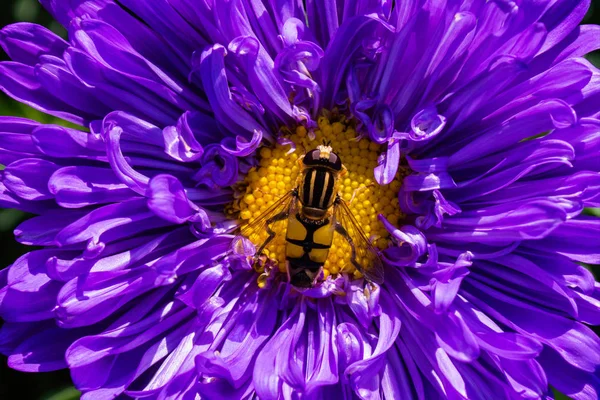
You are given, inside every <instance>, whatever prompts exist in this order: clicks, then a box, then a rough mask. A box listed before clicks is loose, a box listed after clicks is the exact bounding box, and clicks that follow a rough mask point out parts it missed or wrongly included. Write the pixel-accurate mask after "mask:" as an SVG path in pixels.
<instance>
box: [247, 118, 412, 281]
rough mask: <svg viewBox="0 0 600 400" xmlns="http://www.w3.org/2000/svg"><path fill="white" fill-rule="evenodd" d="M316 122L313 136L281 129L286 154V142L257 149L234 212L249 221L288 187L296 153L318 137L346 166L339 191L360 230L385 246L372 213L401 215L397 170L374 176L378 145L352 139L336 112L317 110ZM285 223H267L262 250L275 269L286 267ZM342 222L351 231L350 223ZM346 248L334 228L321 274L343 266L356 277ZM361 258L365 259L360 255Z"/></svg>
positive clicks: (394, 218) (259, 237)
mask: <svg viewBox="0 0 600 400" xmlns="http://www.w3.org/2000/svg"><path fill="white" fill-rule="evenodd" d="M332 119H335V118H332ZM317 122H318V127H319V128H318V129H317V130H316V131H315V132H314V136H313V137H314V140H311V139H310V137H311V135H309V134H308V131H307V129H306V128H305V127H304V126H302V125H300V126H297V127H296V128H295V129H291V131H289V130H286V131H288V132H291V134H290V135H288V138H289V139H290V140H292V141H294V143H295V144H296V151H295V152H293V153H291V154H288V150H289V146H287V145H286V146H281V145H275V147H272V148H270V147H263V148H261V149H260V152H259V155H260V157H259V166H258V168H257V169H253V170H251V172H249V173H248V175H247V176H246V178H245V180H244V183H245V185H246V187H247V189H246V192H245V194H244V195H243V196H242V199H241V201H240V202H239V209H240V214H239V216H240V218H241V219H243V220H246V221H247V223H251V222H253V221H254V220H256V219H257V218H260V217H261V216H262V215H263V213H264V212H265V211H266V210H267V209H268V208H269V207H271V206H272V205H273V204H275V202H277V201H278V200H279V199H280V198H281V197H283V196H284V195H286V194H287V193H289V192H290V191H291V190H292V189H294V187H295V186H296V185H297V178H298V174H299V172H300V169H299V167H298V163H297V160H298V158H299V157H301V156H302V155H303V154H304V153H305V152H307V151H309V150H312V149H314V148H316V147H317V146H318V145H320V144H322V143H323V141H327V142H331V146H332V147H333V151H334V152H336V153H337V154H338V155H339V156H340V158H341V160H342V163H343V164H344V166H345V167H346V168H347V170H348V173H347V174H346V175H345V176H344V177H342V178H340V181H339V193H340V196H341V197H342V198H343V199H344V200H345V201H346V202H347V203H348V204H349V207H350V210H351V211H352V213H353V215H354V216H355V218H356V220H357V221H358V223H359V224H360V227H361V229H362V230H363V232H364V233H365V235H366V236H367V237H369V236H372V238H373V239H372V243H373V245H374V246H375V247H377V248H379V249H382V250H383V249H385V248H386V247H387V246H388V245H389V242H390V240H389V233H388V232H387V230H386V229H385V228H384V226H383V224H382V223H381V222H380V221H379V219H378V218H377V215H378V214H380V213H381V214H383V215H384V216H386V217H388V218H389V219H390V222H392V223H394V224H395V223H397V222H398V221H401V220H402V219H403V217H404V216H403V215H402V213H401V212H400V209H399V206H398V199H397V195H398V190H399V189H400V186H401V173H399V174H398V175H397V176H396V178H395V179H394V180H393V181H392V182H391V183H390V184H389V185H385V186H380V185H379V184H377V182H376V181H375V178H374V174H373V169H374V168H375V167H376V166H377V159H378V157H379V154H380V153H381V151H383V150H384V148H382V146H381V145H379V144H377V143H374V142H371V141H369V140H368V139H364V138H363V139H361V140H360V141H358V142H357V141H356V140H352V139H354V138H355V137H356V136H357V135H356V131H355V130H354V126H353V124H352V123H351V122H349V121H345V120H343V119H342V118H340V119H339V120H335V121H333V122H332V121H331V120H330V119H328V118H326V117H324V116H323V117H320V118H319V119H318V121H317ZM351 200H352V202H350V201H351ZM286 226H287V221H280V222H276V223H274V224H272V226H271V229H272V230H273V231H274V232H276V233H277V236H276V237H275V239H274V240H273V241H272V242H271V243H269V245H268V246H267V247H266V249H265V252H264V254H265V255H267V257H269V258H270V259H271V260H272V261H274V262H275V263H276V264H277V268H278V269H279V271H280V272H281V273H285V272H286V268H285V248H286V241H285V232H286ZM346 228H347V229H348V230H349V231H353V229H352V228H351V227H346ZM266 237H267V232H257V233H256V234H255V235H252V237H250V240H252V241H253V242H254V243H255V245H257V246H260V245H262V243H263V242H264V241H265V239H266ZM350 254H351V249H350V246H349V245H348V243H347V242H346V240H345V239H344V238H343V237H341V236H340V235H338V234H336V235H335V236H334V241H333V244H332V247H331V250H330V251H329V256H328V259H327V262H326V263H325V265H324V277H325V278H327V277H329V276H333V277H335V276H336V275H337V274H339V273H342V272H343V273H347V274H348V275H349V276H350V277H352V278H354V279H359V278H361V277H362V274H361V273H360V272H359V271H357V270H356V269H355V268H354V266H353V265H352V263H351V262H350ZM362 262H363V263H364V262H368V261H367V260H362ZM262 276H263V278H261V279H260V282H259V283H260V284H261V285H264V284H265V282H266V280H265V278H264V275H262Z"/></svg>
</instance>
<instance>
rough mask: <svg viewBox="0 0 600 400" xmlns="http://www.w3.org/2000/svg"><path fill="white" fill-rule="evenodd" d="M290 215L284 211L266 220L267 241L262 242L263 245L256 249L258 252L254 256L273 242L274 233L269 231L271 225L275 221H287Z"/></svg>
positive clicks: (258, 254)
mask: <svg viewBox="0 0 600 400" xmlns="http://www.w3.org/2000/svg"><path fill="white" fill-rule="evenodd" d="M289 215H290V212H289V211H288V210H286V211H282V212H280V213H279V214H277V215H274V216H272V217H271V218H269V219H268V220H267V224H266V225H267V233H268V234H269V237H267V240H265V241H264V243H263V244H262V246H260V248H259V249H258V251H257V252H256V254H257V255H256V256H255V257H258V256H260V255H261V254H262V252H263V250H264V249H265V247H267V245H268V244H269V243H270V242H271V240H273V238H274V237H275V235H276V233H275V232H274V231H273V230H272V229H271V224H272V223H274V222H277V221H283V220H284V219H287V217H288V216H289Z"/></svg>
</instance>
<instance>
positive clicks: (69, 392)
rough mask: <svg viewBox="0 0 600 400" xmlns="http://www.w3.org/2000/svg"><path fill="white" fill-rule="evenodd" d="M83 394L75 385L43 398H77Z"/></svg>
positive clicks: (72, 399)
mask: <svg viewBox="0 0 600 400" xmlns="http://www.w3.org/2000/svg"><path fill="white" fill-rule="evenodd" d="M80 396H81V393H80V392H79V390H77V389H75V388H74V387H72V386H71V387H68V388H64V389H63V390H61V391H60V392H58V393H55V394H53V395H51V396H47V395H46V396H43V397H42V400H77V399H79V397H80Z"/></svg>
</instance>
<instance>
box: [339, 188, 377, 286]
mask: <svg viewBox="0 0 600 400" xmlns="http://www.w3.org/2000/svg"><path fill="white" fill-rule="evenodd" d="M334 218H335V220H336V223H337V224H338V226H337V227H336V231H337V232H338V233H340V234H341V235H342V236H343V237H344V239H346V241H347V242H348V245H349V246H350V250H351V251H352V254H351V256H350V261H351V262H352V265H354V267H355V268H356V269H357V270H359V271H360V272H361V273H362V274H363V275H364V276H365V278H367V280H369V281H371V282H374V283H377V284H382V283H383V263H382V262H381V258H380V257H379V252H378V251H377V249H376V248H375V247H374V246H373V245H372V244H371V242H370V241H369V239H368V238H367V235H365V233H364V232H363V230H362V229H361V227H360V225H359V224H358V222H357V221H356V218H354V215H352V211H351V210H350V208H349V207H348V205H347V204H346V202H345V201H344V200H342V199H340V201H339V204H337V205H336V207H335V210H334Z"/></svg>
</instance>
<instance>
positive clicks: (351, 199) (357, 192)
mask: <svg viewBox="0 0 600 400" xmlns="http://www.w3.org/2000/svg"><path fill="white" fill-rule="evenodd" d="M372 186H375V184H373V183H370V184H368V185H367V186H361V187H359V188H356V189H354V191H353V192H352V197H351V198H350V201H349V202H348V205H350V204H352V202H353V201H354V198H355V197H356V196H357V195H358V194H359V193H360V192H362V191H363V190H366V189H367V188H370V187H372Z"/></svg>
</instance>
